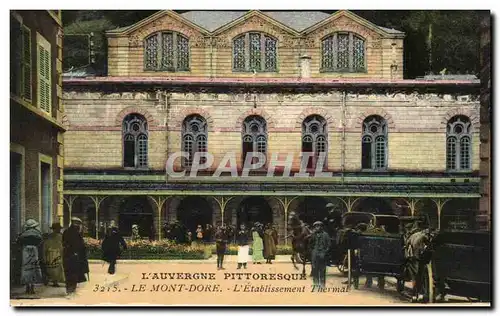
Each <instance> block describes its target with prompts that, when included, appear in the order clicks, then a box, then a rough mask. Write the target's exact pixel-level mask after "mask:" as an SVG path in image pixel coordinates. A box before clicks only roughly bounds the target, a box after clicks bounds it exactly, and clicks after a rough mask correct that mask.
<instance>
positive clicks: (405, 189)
mask: <svg viewBox="0 0 500 316" xmlns="http://www.w3.org/2000/svg"><path fill="white" fill-rule="evenodd" d="M64 190H65V191H69V190H145V191H157V190H161V191H165V193H173V194H175V192H177V193H178V194H182V193H186V191H195V192H199V193H200V194H202V192H213V191H217V192H240V193H242V194H251V193H252V192H254V193H259V192H275V193H276V194H279V193H280V192H301V193H307V192H311V193H317V192H329V193H330V194H332V195H334V194H345V193H353V192H356V193H358V194H363V193H366V194H373V193H380V194H383V193H386V194H387V193H388V194H392V193H394V194H395V195H397V194H403V195H407V194H413V195H417V196H418V195H422V196H427V195H436V194H437V195H457V194H458V195H474V196H476V195H477V196H479V183H474V182H470V183H432V184H429V183H411V184H408V183H405V184H400V183H381V184H374V183H372V184H366V183H344V184H341V183H315V184H308V183H287V184H284V183H196V182H193V183H166V182H165V181H133V180H132V181H131V180H127V181H123V180H117V181H102V180H65V181H64ZM167 191H170V192H167Z"/></svg>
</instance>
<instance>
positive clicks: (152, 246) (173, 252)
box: [84, 238, 212, 260]
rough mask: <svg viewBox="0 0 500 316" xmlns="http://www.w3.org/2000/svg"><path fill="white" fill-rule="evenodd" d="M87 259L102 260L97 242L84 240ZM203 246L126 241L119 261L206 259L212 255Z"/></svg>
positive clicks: (167, 242) (90, 239) (206, 247)
mask: <svg viewBox="0 0 500 316" xmlns="http://www.w3.org/2000/svg"><path fill="white" fill-rule="evenodd" d="M84 240H85V245H86V246H87V251H88V258H89V259H102V251H101V244H100V242H99V240H96V239H93V238H84ZM210 250H211V249H210V247H209V246H205V245H194V244H193V245H190V246H189V245H179V244H175V243H173V242H171V241H168V240H161V241H149V240H139V241H127V250H125V251H123V252H122V254H121V256H120V259H121V260H127V259H179V260H195V259H200V260H201V259H208V258H210V257H211V255H212V253H211V251H210Z"/></svg>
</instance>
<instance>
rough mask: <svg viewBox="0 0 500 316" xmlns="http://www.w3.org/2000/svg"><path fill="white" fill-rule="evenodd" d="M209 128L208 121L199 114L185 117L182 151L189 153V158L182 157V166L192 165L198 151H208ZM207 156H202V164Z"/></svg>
mask: <svg viewBox="0 0 500 316" xmlns="http://www.w3.org/2000/svg"><path fill="white" fill-rule="evenodd" d="M207 139H208V128H207V121H206V120H205V119H204V118H203V117H202V116H200V115H198V114H193V115H190V116H188V117H186V118H185V119H184V122H183V123H182V151H184V152H187V153H189V158H188V159H186V158H183V159H182V166H183V167H185V168H189V167H191V165H192V164H193V158H194V155H195V153H197V152H206V151H207ZM205 161H206V157H200V164H202V163H204V162H205Z"/></svg>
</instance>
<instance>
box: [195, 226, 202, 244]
mask: <svg viewBox="0 0 500 316" xmlns="http://www.w3.org/2000/svg"><path fill="white" fill-rule="evenodd" d="M196 240H197V241H198V242H199V243H201V242H202V241H203V228H202V227H201V225H198V227H197V228H196Z"/></svg>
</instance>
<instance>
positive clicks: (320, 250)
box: [311, 221, 330, 288]
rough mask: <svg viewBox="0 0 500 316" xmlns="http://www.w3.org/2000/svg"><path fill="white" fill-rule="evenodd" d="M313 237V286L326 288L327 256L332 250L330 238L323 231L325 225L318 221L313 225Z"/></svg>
mask: <svg viewBox="0 0 500 316" xmlns="http://www.w3.org/2000/svg"><path fill="white" fill-rule="evenodd" d="M313 229H314V232H313V235H312V237H311V249H312V250H311V261H312V262H311V263H312V275H313V284H314V285H315V286H318V287H319V288H324V287H325V283H326V254H327V252H328V249H329V248H330V236H328V234H327V233H326V232H325V231H324V230H323V223H322V222H320V221H317V222H315V223H314V224H313Z"/></svg>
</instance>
